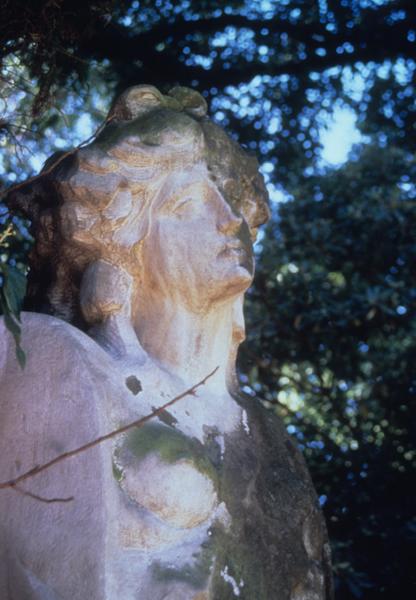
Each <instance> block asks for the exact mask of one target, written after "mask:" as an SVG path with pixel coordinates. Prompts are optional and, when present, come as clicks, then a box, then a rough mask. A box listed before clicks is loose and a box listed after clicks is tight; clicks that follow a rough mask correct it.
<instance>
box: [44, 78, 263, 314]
mask: <svg viewBox="0 0 416 600" xmlns="http://www.w3.org/2000/svg"><path fill="white" fill-rule="evenodd" d="M205 113H206V104H205V101H204V99H203V98H202V97H201V96H200V95H199V94H197V93H196V92H193V91H192V90H188V89H186V88H174V89H173V90H172V91H171V92H170V93H169V95H167V96H164V95H162V94H161V93H160V92H158V90H156V89H155V88H152V87H151V86H138V87H135V88H131V89H130V90H127V92H125V93H124V94H123V95H122V96H121V97H120V98H119V99H118V101H117V102H116V104H115V105H114V107H113V109H112V111H111V112H110V118H111V122H110V123H109V125H107V126H106V128H105V129H104V131H103V132H102V133H101V135H100V136H99V137H98V138H97V139H96V140H95V141H94V142H93V143H92V144H91V145H90V146H88V147H85V148H83V149H81V150H79V151H78V152H77V155H76V159H75V164H74V161H72V164H70V165H64V166H63V167H61V168H58V169H57V170H56V171H55V173H54V174H53V176H52V177H51V180H50V183H51V187H52V188H53V189H54V190H55V191H56V192H57V195H58V197H59V198H60V199H61V202H62V200H63V203H62V204H61V206H56V205H55V206H49V207H47V208H46V209H45V208H42V209H40V210H39V211H38V213H37V215H36V216H37V219H36V218H35V227H36V228H37V232H36V233H35V237H36V238H37V248H36V250H35V252H34V261H33V262H34V264H33V265H32V269H34V271H38V274H37V279H38V280H39V270H41V269H42V266H43V265H44V263H45V258H46V260H49V262H51V260H52V263H53V264H54V265H55V267H56V270H55V273H54V274H53V276H52V278H51V279H52V281H50V283H49V289H47V292H46V297H47V298H43V302H44V303H45V300H46V302H48V303H49V304H50V309H49V310H50V312H55V313H57V314H60V316H64V317H66V318H68V320H76V311H77V309H76V306H77V304H79V300H78V299H77V295H78V298H79V291H77V289H76V287H75V288H74V284H72V291H73V297H72V298H68V289H69V286H68V280H71V281H72V282H76V281H78V282H81V296H82V295H83V292H82V287H83V286H84V288H86V287H88V293H84V298H86V297H87V300H86V301H85V302H84V304H86V305H88V303H89V304H90V305H91V306H92V308H91V306H90V307H89V308H88V307H87V308H84V309H83V313H84V318H85V319H86V320H87V322H88V321H91V320H95V321H99V320H101V319H102V318H103V317H104V316H106V315H108V314H112V313H114V312H117V311H118V310H120V307H121V305H122V304H123V302H124V303H125V300H123V298H122V297H121V296H122V294H123V293H124V294H127V295H130V297H131V298H134V297H135V295H136V294H137V293H139V289H140V287H142V286H143V285H144V284H145V285H146V286H150V288H154V289H156V288H157V289H158V290H159V291H160V292H161V293H163V294H166V296H167V297H169V296H170V297H172V295H174V296H175V297H176V300H177V301H180V302H184V303H187V304H188V306H189V307H191V308H194V309H196V310H198V309H199V308H201V304H203V303H209V302H212V301H215V300H216V299H218V298H224V297H230V296H233V295H238V294H241V293H242V292H243V291H244V290H245V289H246V288H247V287H248V285H249V284H250V282H251V279H252V276H253V268H254V265H253V257H252V249H251V240H252V239H253V238H255V233H256V228H257V227H258V225H260V224H261V223H263V222H265V220H267V217H268V209H267V205H266V197H267V196H266V191H265V189H264V184H263V181H262V178H261V176H260V175H259V173H258V165H257V161H256V160H255V159H254V158H251V157H249V156H247V155H246V154H245V153H244V152H243V151H242V149H241V148H240V147H239V146H238V145H237V144H236V143H235V142H233V141H232V140H231V139H230V138H228V136H226V134H225V133H224V132H223V131H222V130H221V129H220V128H219V127H217V126H216V125H215V124H213V123H212V122H211V121H210V120H209V119H208V118H207V117H206V116H205ZM55 215H58V219H56V218H55ZM53 221H55V226H56V221H58V222H59V225H60V230H59V232H57V231H56V229H55V230H54V231H53V234H51V229H52V227H51V222H53ZM36 234H37V235H36ZM53 238H54V239H53ZM58 238H59V239H58ZM48 255H49V256H48ZM103 261H104V263H105V266H103V264H102V262H103ZM58 262H59V264H58ZM97 264H98V266H97ZM120 269H121V270H122V271H123V272H126V273H127V274H129V275H130V276H131V278H132V282H131V285H130V283H128V282H127V280H126V278H125V277H124V280H125V281H124V285H123V281H122V280H123V276H121V275H120V273H121V271H120ZM86 270H87V271H88V275H87V276H85V272H86ZM117 271H118V275H117V273H116V272H117ZM83 274H84V276H83ZM34 278H35V277H34ZM127 279H128V277H127ZM87 280H89V281H88V286H87V285H86V282H87ZM116 283H117V285H116ZM78 285H79V284H78ZM63 288H65V297H63V294H61V293H60V290H61V289H63ZM116 288H117V289H116ZM94 290H95V291H94ZM84 292H85V290H84ZM129 301H130V299H129ZM94 304H95V305H96V306H95V307H94ZM133 304H134V301H133ZM99 305H100V306H99ZM33 308H36V305H34V306H33ZM133 312H134V308H133Z"/></svg>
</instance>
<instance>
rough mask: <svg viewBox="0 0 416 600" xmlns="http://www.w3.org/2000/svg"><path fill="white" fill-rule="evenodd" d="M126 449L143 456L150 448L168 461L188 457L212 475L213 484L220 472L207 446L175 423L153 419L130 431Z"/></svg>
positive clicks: (203, 470) (197, 466)
mask: <svg viewBox="0 0 416 600" xmlns="http://www.w3.org/2000/svg"><path fill="white" fill-rule="evenodd" d="M126 449H127V450H129V451H130V452H131V453H132V454H133V455H134V456H135V457H136V458H138V459H140V460H141V459H143V458H144V457H145V456H146V455H147V454H149V453H150V452H157V453H158V454H159V456H160V458H161V459H162V460H163V461H164V462H166V463H168V464H173V463H175V462H178V461H180V460H187V461H189V462H191V463H192V464H193V465H194V466H195V468H196V469H197V470H198V471H200V473H203V474H204V475H207V476H208V477H210V478H211V479H212V480H213V483H214V485H216V483H217V479H218V473H217V471H216V469H215V467H214V465H213V464H212V462H211V461H210V459H209V457H208V454H207V452H206V449H205V447H204V446H203V445H202V444H201V442H199V440H197V439H196V438H189V437H188V436H186V435H185V434H183V433H182V432H181V431H178V430H177V429H175V428H173V427H168V426H165V425H162V424H159V423H151V424H149V425H146V426H145V427H142V428H140V429H136V430H134V431H131V432H130V433H129V435H128V437H127V440H126Z"/></svg>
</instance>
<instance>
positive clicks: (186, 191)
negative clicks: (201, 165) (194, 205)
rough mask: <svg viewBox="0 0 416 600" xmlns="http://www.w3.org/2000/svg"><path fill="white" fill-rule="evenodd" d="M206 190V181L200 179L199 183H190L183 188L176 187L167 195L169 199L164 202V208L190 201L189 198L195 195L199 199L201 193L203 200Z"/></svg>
mask: <svg viewBox="0 0 416 600" xmlns="http://www.w3.org/2000/svg"><path fill="white" fill-rule="evenodd" d="M206 188H207V181H206V180H205V179H201V180H199V181H192V182H189V183H188V184H185V185H184V186H180V185H178V186H177V187H175V188H174V189H173V191H172V193H171V194H169V198H168V200H167V201H166V202H165V206H169V207H172V206H175V204H178V203H182V202H184V201H186V200H189V199H191V198H189V196H194V195H196V194H197V195H198V197H199V196H200V195H201V192H202V196H203V199H205V196H206Z"/></svg>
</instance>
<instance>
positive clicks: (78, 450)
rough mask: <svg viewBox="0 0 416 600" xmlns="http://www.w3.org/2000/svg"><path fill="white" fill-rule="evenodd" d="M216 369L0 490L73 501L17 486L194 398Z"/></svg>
mask: <svg viewBox="0 0 416 600" xmlns="http://www.w3.org/2000/svg"><path fill="white" fill-rule="evenodd" d="M218 369H219V367H215V369H214V370H213V371H211V373H209V374H208V375H206V377H204V379H201V381H200V382H199V383H196V384H195V385H193V386H192V387H190V388H189V389H187V390H185V391H184V392H182V393H181V394H179V396H175V398H173V399H172V400H169V402H166V404H163V405H162V406H160V407H159V408H156V409H155V410H153V411H152V412H151V413H149V414H148V415H146V416H145V417H141V418H140V419H137V420H136V421H133V422H131V423H128V424H127V425H123V426H122V427H119V428H118V429H114V430H113V431H110V433H106V434H105V435H102V436H100V437H98V438H95V439H94V440H91V441H90V442H87V443H86V444H83V445H82V446H79V447H78V448H75V449H74V450H70V451H68V452H63V453H62V454H58V456H56V457H55V458H53V459H52V460H50V461H48V462H46V463H43V464H42V465H36V466H35V467H33V468H32V469H29V470H28V471H26V472H25V473H22V475H19V477H15V478H14V479H9V481H4V482H2V483H0V490H5V489H12V490H15V491H17V492H19V493H20V494H23V495H25V496H29V497H30V498H34V499H36V500H40V501H41V502H48V503H52V502H69V501H70V500H73V497H70V498H50V499H48V498H43V497H42V496H38V495H37V494H33V493H31V492H28V491H26V490H23V489H22V488H21V487H19V484H20V483H22V481H26V480H27V479H30V478H31V477H35V475H39V473H42V472H43V471H46V470H47V469H50V468H51V467H52V466H53V465H56V464H57V463H60V462H62V461H64V460H66V459H67V458H71V457H72V456H76V455H78V454H81V453H82V452H85V451H86V450H89V449H90V448H94V447H95V446H98V445H99V444H101V443H102V442H105V441H107V440H110V439H112V438H114V437H116V436H118V435H120V434H122V433H125V432H126V431H129V430H130V429H134V428H140V427H143V425H144V424H145V423H147V421H150V419H153V417H157V416H158V415H160V414H161V413H163V411H165V410H166V409H167V408H169V407H170V406H172V405H173V404H175V403H176V402H178V401H179V400H182V398H184V397H185V396H194V395H195V392H196V390H197V389H198V388H199V387H201V386H202V385H204V384H205V383H206V382H207V381H208V379H209V378H210V377H212V376H213V375H214V373H216V372H217V371H218Z"/></svg>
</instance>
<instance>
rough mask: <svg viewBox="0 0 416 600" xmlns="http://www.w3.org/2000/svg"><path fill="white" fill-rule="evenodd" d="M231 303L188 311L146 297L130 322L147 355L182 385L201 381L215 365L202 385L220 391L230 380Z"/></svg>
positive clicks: (231, 355) (231, 375)
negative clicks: (214, 370)
mask: <svg viewBox="0 0 416 600" xmlns="http://www.w3.org/2000/svg"><path fill="white" fill-rule="evenodd" d="M234 305H235V301H234V300H230V301H228V302H223V303H222V304H221V305H219V306H218V304H217V305H216V306H215V307H212V308H211V309H205V310H203V311H192V310H190V309H189V308H187V307H185V306H183V305H181V304H177V303H175V304H173V303H171V302H169V301H167V300H163V301H162V302H161V301H160V300H159V301H155V299H152V300H147V301H146V302H143V303H141V307H140V310H138V314H139V315H140V317H139V318H138V319H137V321H136V322H135V324H134V326H135V330H136V333H137V337H138V339H139V340H140V343H141V345H142V347H143V349H144V350H145V351H146V353H147V354H148V355H149V357H150V358H151V359H152V360H154V361H155V362H156V363H157V364H158V365H159V366H160V367H161V368H163V369H164V370H166V371H167V372H168V373H169V374H171V375H172V376H174V377H177V378H180V380H181V381H182V382H183V383H184V384H185V385H190V386H191V385H193V384H195V383H197V382H199V381H201V380H202V379H203V378H204V377H205V376H206V375H207V374H208V373H210V372H211V371H212V370H213V369H215V368H216V367H218V370H217V372H216V373H215V375H214V376H213V377H212V378H210V380H209V382H208V383H207V388H206V389H211V390H212V391H214V390H215V392H217V393H223V392H226V391H227V390H229V388H230V386H232V385H233V382H234V378H233V374H232V370H233V369H234V360H235V349H234V346H235V343H236V342H235V338H234V337H233V320H234V312H235V308H234ZM230 357H232V358H231V361H232V363H233V364H230Z"/></svg>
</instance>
